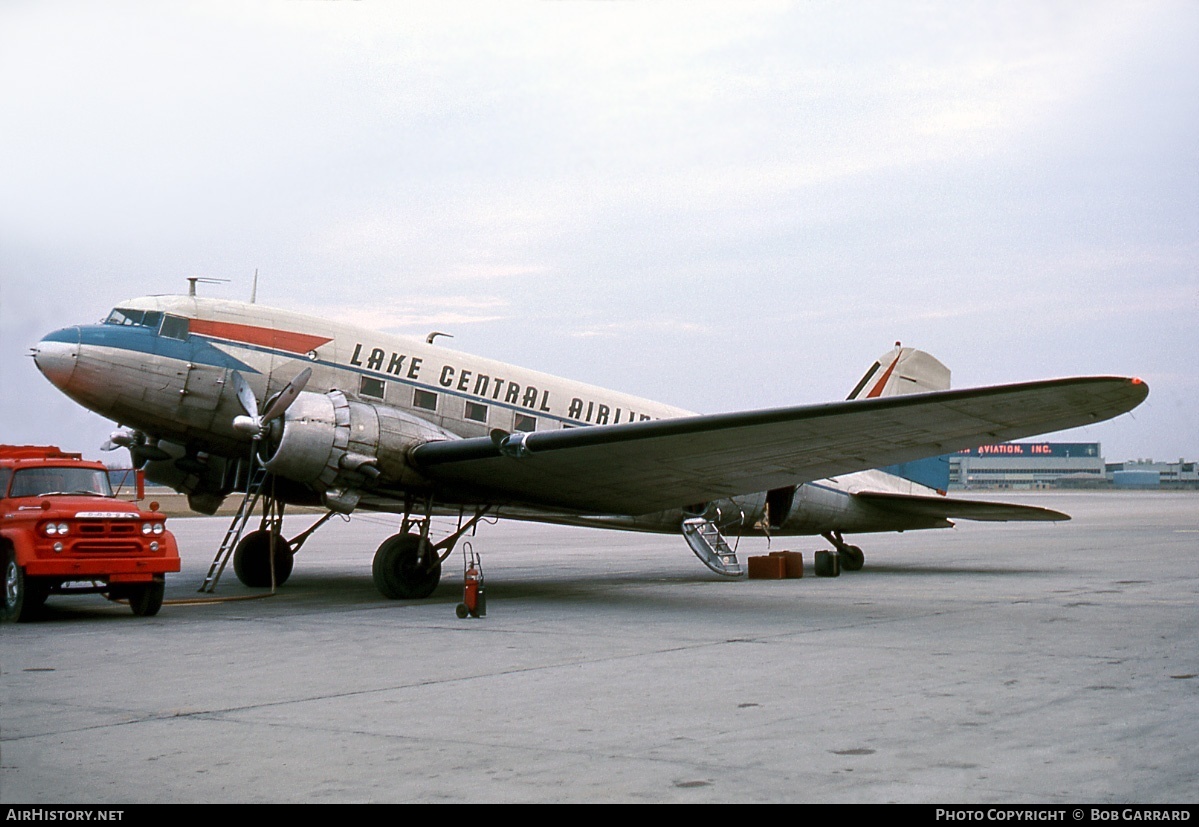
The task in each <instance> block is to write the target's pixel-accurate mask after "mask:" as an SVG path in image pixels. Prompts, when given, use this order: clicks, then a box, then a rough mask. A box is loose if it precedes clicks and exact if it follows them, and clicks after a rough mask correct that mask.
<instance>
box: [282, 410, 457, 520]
mask: <svg viewBox="0 0 1199 827" xmlns="http://www.w3.org/2000/svg"><path fill="white" fill-rule="evenodd" d="M443 439H458V437H457V436H455V435H454V434H452V433H450V432H449V431H446V430H444V429H442V428H439V427H437V426H436V425H434V424H433V423H431V422H428V421H427V420H424V419H421V418H420V417H417V416H413V415H412V414H409V413H407V412H405V411H402V410H400V409H398V408H392V407H389V406H386V405H371V404H367V403H364V402H356V401H353V400H351V399H349V398H347V397H346V395H345V394H344V393H342V392H341V391H338V390H333V391H329V392H328V393H324V394H319V393H309V392H303V393H301V394H300V395H299V396H298V397H297V398H296V401H295V402H293V403H292V404H291V406H290V407H289V408H288V409H287V412H286V413H285V414H284V415H283V416H282V417H281V418H280V419H277V420H275V421H274V422H272V423H271V425H270V430H269V432H268V434H267V435H266V438H265V439H263V440H262V443H261V446H260V451H259V454H260V457H261V459H262V461H263V465H264V466H265V467H266V469H267V470H268V471H270V472H271V473H272V474H276V475H278V476H280V477H283V478H285V479H289V480H294V481H296V482H300V483H303V484H305V485H310V486H312V487H313V488H314V489H315V490H316V491H317V492H318V493H319V494H320V495H321V499H322V502H323V503H324V504H325V505H326V506H327V507H328V508H330V509H332V510H334V511H341V512H344V513H349V512H350V511H353V510H354V508H355V507H356V506H357V504H358V500H359V498H360V497H361V494H362V491H363V490H364V489H368V488H371V487H373V486H374V485H376V484H378V483H379V482H386V483H391V484H397V485H403V486H406V487H411V488H421V487H425V486H427V485H428V481H427V480H426V479H425V478H424V477H423V476H422V475H421V474H420V473H419V472H418V471H417V470H416V469H415V468H414V467H413V465H412V463H411V462H410V461H409V459H408V456H409V452H410V451H411V450H412V448H414V447H416V446H417V445H421V444H423V443H425V442H430V441H435V440H443Z"/></svg>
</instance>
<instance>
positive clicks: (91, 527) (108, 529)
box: [79, 523, 137, 537]
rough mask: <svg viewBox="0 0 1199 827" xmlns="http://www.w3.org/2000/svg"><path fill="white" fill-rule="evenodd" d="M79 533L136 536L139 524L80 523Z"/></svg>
mask: <svg viewBox="0 0 1199 827" xmlns="http://www.w3.org/2000/svg"><path fill="white" fill-rule="evenodd" d="M79 533H80V534H83V535H87V536H88V537H96V536H99V535H110V536H125V537H130V536H136V535H137V526H136V525H133V524H131V523H80V524H79Z"/></svg>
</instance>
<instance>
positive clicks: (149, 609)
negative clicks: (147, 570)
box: [129, 577, 167, 617]
mask: <svg viewBox="0 0 1199 827" xmlns="http://www.w3.org/2000/svg"><path fill="white" fill-rule="evenodd" d="M166 588H167V584H166V580H164V579H162V578H158V577H156V578H155V579H154V580H153V582H150V583H138V584H137V585H135V586H133V587H132V588H131V589H129V608H130V609H132V610H133V613H134V614H135V615H137V616H138V617H154V615H156V614H158V610H159V609H161V608H162V598H163V595H164V594H165V593H166Z"/></svg>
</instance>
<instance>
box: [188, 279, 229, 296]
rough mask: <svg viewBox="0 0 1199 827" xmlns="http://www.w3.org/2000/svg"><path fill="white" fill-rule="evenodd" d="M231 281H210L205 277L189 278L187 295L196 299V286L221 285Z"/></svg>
mask: <svg viewBox="0 0 1199 827" xmlns="http://www.w3.org/2000/svg"><path fill="white" fill-rule="evenodd" d="M226 281H229V279H209V278H204V277H203V276H188V278H187V295H189V296H191V297H192V298H195V297H196V284H197V283H199V284H221V283H222V282H226Z"/></svg>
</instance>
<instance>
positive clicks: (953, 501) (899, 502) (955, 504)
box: [853, 491, 1070, 522]
mask: <svg viewBox="0 0 1199 827" xmlns="http://www.w3.org/2000/svg"><path fill="white" fill-rule="evenodd" d="M853 496H854V497H855V498H856V499H858V500H862V501H863V502H867V503H870V504H871V505H875V506H878V507H879V508H885V509H886V510H887V511H890V512H893V513H897V514H906V515H909V516H912V517H931V518H940V519H948V518H950V517H956V518H958V519H961V520H982V521H986V522H1008V521H1030V520H1044V521H1052V522H1061V521H1063V520H1068V519H1070V515H1069V514H1063V513H1062V512H1060V511H1053V510H1052V509H1049V508H1038V507H1036V506H1032V505H1012V504H1011V503H993V502H985V501H982V500H962V499H957V498H954V497H932V496H922V495H913V494H893V493H889V492H882V491H859V492H857V493H855V494H854V495H853Z"/></svg>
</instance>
